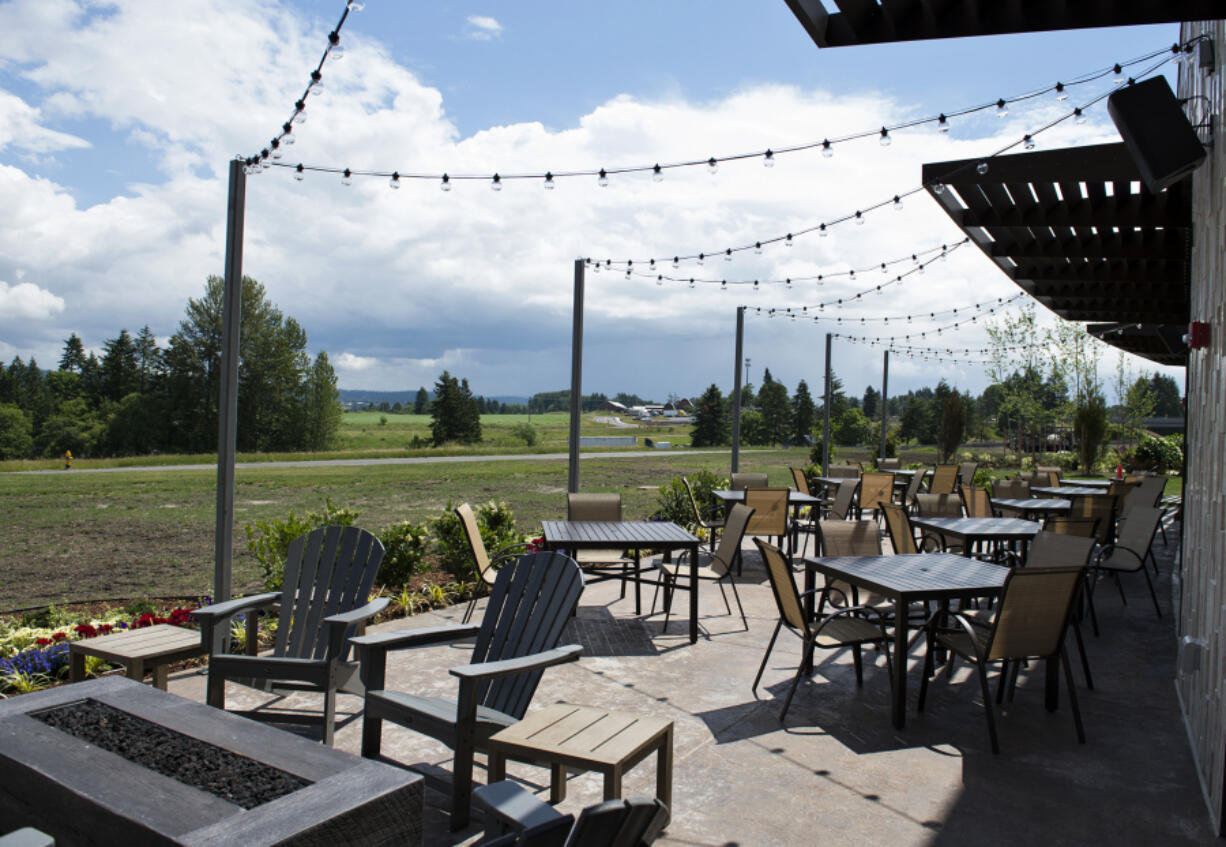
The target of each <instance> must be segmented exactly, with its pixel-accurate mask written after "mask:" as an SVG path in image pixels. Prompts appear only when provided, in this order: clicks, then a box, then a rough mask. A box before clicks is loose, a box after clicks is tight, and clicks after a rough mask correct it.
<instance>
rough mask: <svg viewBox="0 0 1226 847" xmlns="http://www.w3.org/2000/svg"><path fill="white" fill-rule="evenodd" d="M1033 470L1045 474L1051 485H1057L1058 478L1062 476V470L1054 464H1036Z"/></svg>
mask: <svg viewBox="0 0 1226 847" xmlns="http://www.w3.org/2000/svg"><path fill="white" fill-rule="evenodd" d="M1035 471H1036V472H1037V473H1045V474H1047V478H1048V479H1050V480H1051V484H1052V485H1059V484H1060V478H1061V477H1062V476H1064V470H1063V469H1062V468H1060V467H1058V466H1056V465H1036V466H1035Z"/></svg>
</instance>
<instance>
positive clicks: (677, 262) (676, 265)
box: [673, 256, 681, 270]
mask: <svg viewBox="0 0 1226 847" xmlns="http://www.w3.org/2000/svg"><path fill="white" fill-rule="evenodd" d="M679 267H681V257H680V256H673V270H677V268H679Z"/></svg>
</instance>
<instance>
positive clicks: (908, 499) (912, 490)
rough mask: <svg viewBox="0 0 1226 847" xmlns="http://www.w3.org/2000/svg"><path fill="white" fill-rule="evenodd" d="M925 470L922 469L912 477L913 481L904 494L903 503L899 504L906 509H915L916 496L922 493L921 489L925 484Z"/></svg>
mask: <svg viewBox="0 0 1226 847" xmlns="http://www.w3.org/2000/svg"><path fill="white" fill-rule="evenodd" d="M924 476H925V474H924V469H923V468H920V469H919V470H917V471H916V472H915V474H914V476H912V477H911V481H910V482H908V483H907V487H906V489H905V490H904V491H903V493H902V502H901V503H900V504H899V505H901V506H902V507H903V508H904V509H908V510H910V509H914V508H915V495H917V494H919V493H920V487H921V486H923V484H924Z"/></svg>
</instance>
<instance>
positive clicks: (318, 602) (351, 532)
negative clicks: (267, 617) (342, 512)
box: [273, 526, 383, 659]
mask: <svg viewBox="0 0 1226 847" xmlns="http://www.w3.org/2000/svg"><path fill="white" fill-rule="evenodd" d="M382 561H383V544H382V543H381V542H380V541H379V539H378V538H375V536H374V535H372V534H371V533H369V532H367V531H366V530H364V529H358V528H357V527H353V526H326V527H321V528H320V529H316V530H313V531H312V532H310V533H308V534H306V535H303V536H300V537H298V538H295V539H294V540H293V541H292V542H290V545H289V552H288V554H287V556H286V561H285V578H284V582H283V583H282V589H281V618H280V622H279V624H278V626H277V640H276V643H275V644H274V645H273V655H274V656H289V657H295V658H311V659H322V658H324V657H325V655H326V653H327V647H328V639H327V630H326V628H324V627H323V626H322V621H323V619H324V618H326V617H328V616H329V615H335V614H338V613H340V612H347V611H349V610H351V609H355V608H357V607H358V606H361V605H362V604H364V603H365V602H366V600H367V598H368V597H369V596H370V590H371V588H372V587H373V586H374V583H375V576H376V575H377V574H378V572H379V564H380V562H382ZM354 628H355V629H356V625H355V627H354ZM348 634H350V635H352V633H348ZM340 658H342V659H344V658H345V657H344V656H342V657H340Z"/></svg>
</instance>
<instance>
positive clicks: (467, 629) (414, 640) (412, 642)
mask: <svg viewBox="0 0 1226 847" xmlns="http://www.w3.org/2000/svg"><path fill="white" fill-rule="evenodd" d="M480 630H481V627H480V626H478V625H477V624H455V625H452V626H430V627H423V628H422V629H409V630H402V631H400V632H380V633H377V634H375V635H359V636H357V637H356V638H350V639H349V644H350V645H351V646H352V647H354V648H355V649H356V650H357V654H358V661H359V662H360V663H361V667H360V668H359V671H358V673H359V675H360V676H361V679H362V685H363V686H364V687H365V688H366V690H367V691H379V690H381V689H382V688H383V680H384V677H385V676H386V674H387V654H388V651H390V650H403V649H405V648H407V647H422V646H424V645H426V644H442V643H445V642H448V641H458V640H460V639H461V638H471V637H472V636H474V635H476V634H477V633H478V632H479V631H480Z"/></svg>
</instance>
